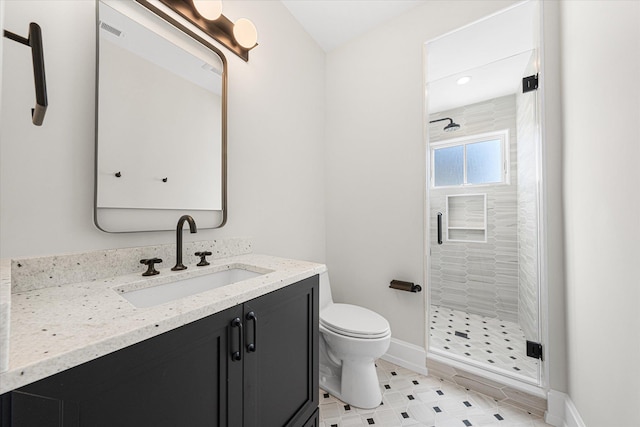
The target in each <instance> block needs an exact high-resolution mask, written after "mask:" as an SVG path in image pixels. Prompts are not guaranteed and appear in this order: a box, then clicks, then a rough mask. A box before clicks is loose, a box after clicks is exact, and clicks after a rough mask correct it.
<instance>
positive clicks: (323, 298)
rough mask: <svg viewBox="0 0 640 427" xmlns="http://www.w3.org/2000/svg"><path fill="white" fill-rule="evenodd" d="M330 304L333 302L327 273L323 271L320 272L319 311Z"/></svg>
mask: <svg viewBox="0 0 640 427" xmlns="http://www.w3.org/2000/svg"><path fill="white" fill-rule="evenodd" d="M330 304H333V298H332V297H331V285H330V284H329V273H328V272H326V271H325V272H324V273H321V274H320V311H322V310H323V309H324V308H325V307H326V306H328V305H330Z"/></svg>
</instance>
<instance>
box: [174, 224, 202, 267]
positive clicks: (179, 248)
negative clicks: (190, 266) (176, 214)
mask: <svg viewBox="0 0 640 427" xmlns="http://www.w3.org/2000/svg"><path fill="white" fill-rule="evenodd" d="M185 221H187V222H188V223H189V231H190V232H191V234H193V233H197V232H198V228H197V227H196V222H195V221H194V220H193V218H191V215H182V216H181V217H180V219H179V220H178V228H177V229H176V265H175V266H174V267H173V268H171V270H173V271H178V270H186V269H187V267H186V266H185V265H184V264H182V227H184V222H185Z"/></svg>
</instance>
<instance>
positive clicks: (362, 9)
mask: <svg viewBox="0 0 640 427" xmlns="http://www.w3.org/2000/svg"><path fill="white" fill-rule="evenodd" d="M427 1H428V0H282V3H284V5H285V6H286V7H287V9H289V11H290V12H291V14H292V15H293V16H294V17H295V18H296V19H297V20H298V22H300V24H302V26H303V27H304V29H305V30H306V31H307V32H308V33H309V34H310V35H311V37H313V39H314V40H315V41H316V42H317V43H318V44H319V45H320V47H322V49H324V51H325V52H329V51H331V50H333V49H335V48H336V47H338V46H340V45H342V44H344V43H346V42H348V41H349V40H352V39H354V38H356V37H358V36H360V35H362V34H364V33H366V32H367V31H369V30H370V29H372V28H374V27H376V26H378V25H380V24H382V23H384V22H387V21H389V20H391V19H393V18H395V17H396V16H399V15H401V14H403V13H405V12H406V11H408V10H410V9H412V8H414V7H416V6H419V5H421V4H424V3H426V2H427Z"/></svg>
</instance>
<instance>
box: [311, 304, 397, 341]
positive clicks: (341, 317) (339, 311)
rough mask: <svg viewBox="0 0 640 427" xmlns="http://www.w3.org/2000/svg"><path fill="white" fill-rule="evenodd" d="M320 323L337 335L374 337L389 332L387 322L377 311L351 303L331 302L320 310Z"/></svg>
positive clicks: (381, 336)
mask: <svg viewBox="0 0 640 427" xmlns="http://www.w3.org/2000/svg"><path fill="white" fill-rule="evenodd" d="M320 325H322V326H324V327H325V328H327V329H328V330H330V331H332V332H335V333H336V334H339V335H345V336H348V337H352V338H362V339H375V338H383V337H385V336H387V335H389V334H390V328H389V322H387V319H385V318H384V317H382V316H380V315H379V314H378V313H376V312H373V311H371V310H368V309H366V308H364V307H359V306H357V305H351V304H331V305H330V306H328V307H327V308H325V309H324V310H322V311H321V312H320Z"/></svg>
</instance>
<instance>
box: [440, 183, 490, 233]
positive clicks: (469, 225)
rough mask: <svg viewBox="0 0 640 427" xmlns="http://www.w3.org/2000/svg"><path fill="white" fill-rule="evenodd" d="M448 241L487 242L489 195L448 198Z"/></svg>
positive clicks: (465, 195) (463, 195)
mask: <svg viewBox="0 0 640 427" xmlns="http://www.w3.org/2000/svg"><path fill="white" fill-rule="evenodd" d="M446 220H447V222H446V224H447V241H449V242H486V241H487V195H486V194H456V195H452V196H447V213H446Z"/></svg>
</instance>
